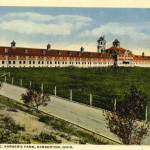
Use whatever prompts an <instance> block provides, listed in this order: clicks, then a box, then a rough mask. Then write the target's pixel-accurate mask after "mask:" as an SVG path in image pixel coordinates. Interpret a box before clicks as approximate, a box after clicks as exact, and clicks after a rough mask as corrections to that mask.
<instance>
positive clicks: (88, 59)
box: [0, 36, 150, 68]
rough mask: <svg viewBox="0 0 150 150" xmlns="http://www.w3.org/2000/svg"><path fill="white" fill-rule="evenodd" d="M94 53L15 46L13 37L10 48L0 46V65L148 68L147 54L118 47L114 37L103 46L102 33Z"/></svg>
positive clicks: (148, 59)
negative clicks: (107, 45) (111, 41)
mask: <svg viewBox="0 0 150 150" xmlns="http://www.w3.org/2000/svg"><path fill="white" fill-rule="evenodd" d="M97 42H98V45H97V52H85V50H84V48H83V47H81V48H80V50H79V51H72V50H58V49H52V48H51V45H50V44H48V45H47V48H46V49H37V48H36V49H35V48H21V47H16V42H15V41H14V40H13V41H12V42H11V46H10V47H0V67H5V68H7V67H16V68H19V67H69V66H73V67H81V68H82V67H83V68H88V67H109V66H124V67H150V57H149V56H145V55H144V53H142V55H141V56H138V55H133V54H132V52H131V51H130V50H126V49H123V48H121V47H120V42H119V41H118V40H117V39H116V40H115V41H114V42H113V45H112V47H110V48H108V49H106V41H105V39H104V36H101V37H100V38H99V39H98V40H97Z"/></svg>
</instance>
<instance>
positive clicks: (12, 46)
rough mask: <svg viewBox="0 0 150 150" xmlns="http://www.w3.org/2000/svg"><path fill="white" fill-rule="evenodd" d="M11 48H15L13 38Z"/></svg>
mask: <svg viewBox="0 0 150 150" xmlns="http://www.w3.org/2000/svg"><path fill="white" fill-rule="evenodd" d="M11 48H16V42H15V41H14V40H13V41H12V42H11Z"/></svg>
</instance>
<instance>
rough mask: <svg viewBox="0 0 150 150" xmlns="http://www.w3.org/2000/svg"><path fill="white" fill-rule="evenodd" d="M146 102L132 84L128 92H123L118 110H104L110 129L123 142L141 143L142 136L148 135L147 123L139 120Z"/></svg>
mask: <svg viewBox="0 0 150 150" xmlns="http://www.w3.org/2000/svg"><path fill="white" fill-rule="evenodd" d="M146 104H147V100H146V96H142V94H141V92H138V91H137V89H136V87H135V86H132V87H131V89H130V94H127V93H125V101H124V103H123V104H122V105H121V106H120V108H119V109H118V110H114V111H113V112H110V111H105V112H104V116H105V117H106V121H107V125H108V127H109V128H110V131H111V132H113V133H114V134H116V135H117V136H118V137H119V139H120V140H121V142H122V143H123V144H141V140H142V138H143V137H144V136H147V135H148V132H149V123H148V122H145V121H142V120H139V119H140V117H141V116H140V113H141V112H143V111H144V108H145V106H146Z"/></svg>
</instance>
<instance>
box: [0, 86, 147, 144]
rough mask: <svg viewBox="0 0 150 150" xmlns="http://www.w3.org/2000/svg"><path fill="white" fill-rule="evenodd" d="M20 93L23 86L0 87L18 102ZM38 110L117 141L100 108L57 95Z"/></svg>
mask: <svg viewBox="0 0 150 150" xmlns="http://www.w3.org/2000/svg"><path fill="white" fill-rule="evenodd" d="M22 93H26V89H25V88H21V87H18V86H13V85H10V84H7V83H3V86H2V88H1V89H0V94H1V95H4V96H6V97H8V98H11V99H14V100H17V101H19V102H22V101H21V100H20V99H21V94H22ZM40 110H42V111H44V112H46V113H49V114H52V115H55V116H57V117H59V118H62V119H64V120H67V121H69V122H72V123H75V124H77V125H79V126H82V127H84V128H87V129H89V130H92V131H95V132H98V133H100V134H102V135H104V136H107V137H109V138H112V139H114V140H117V141H119V140H118V137H117V136H116V135H114V134H112V133H111V132H110V131H109V129H108V128H107V127H106V123H105V121H104V116H103V112H102V110H101V109H95V108H91V107H88V106H85V105H81V104H78V103H74V102H71V101H67V100H64V99H61V98H59V97H55V96H51V101H50V102H48V105H47V106H46V107H40ZM142 143H143V144H150V137H148V138H146V139H144V140H143V142H142Z"/></svg>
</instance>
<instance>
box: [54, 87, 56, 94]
mask: <svg viewBox="0 0 150 150" xmlns="http://www.w3.org/2000/svg"><path fill="white" fill-rule="evenodd" d="M54 94H55V96H56V86H55V90H54Z"/></svg>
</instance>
